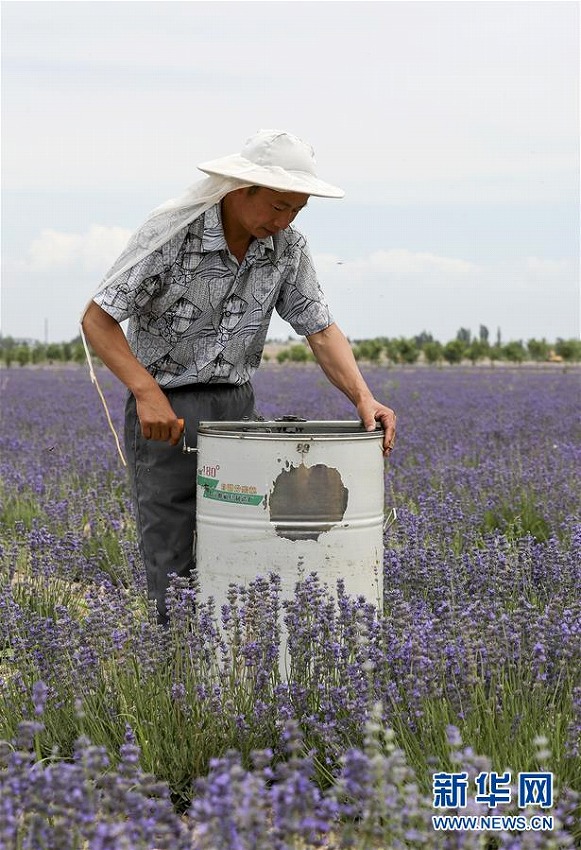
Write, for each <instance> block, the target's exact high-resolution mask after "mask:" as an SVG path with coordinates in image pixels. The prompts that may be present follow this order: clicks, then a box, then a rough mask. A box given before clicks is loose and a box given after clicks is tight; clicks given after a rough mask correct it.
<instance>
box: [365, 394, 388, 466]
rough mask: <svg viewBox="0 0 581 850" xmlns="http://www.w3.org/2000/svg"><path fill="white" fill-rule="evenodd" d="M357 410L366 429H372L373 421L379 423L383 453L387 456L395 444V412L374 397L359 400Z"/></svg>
mask: <svg viewBox="0 0 581 850" xmlns="http://www.w3.org/2000/svg"><path fill="white" fill-rule="evenodd" d="M357 412H358V414H359V416H360V417H361V421H362V422H363V427H364V428H365V429H366V430H367V431H374V430H375V423H376V422H380V423H381V427H382V428H383V431H384V434H383V454H384V457H387V456H388V455H389V454H390V452H391V451H392V449H393V447H394V445H395V423H396V416H395V413H394V412H393V410H392V409H391V408H390V407H386V406H385V405H384V404H381V403H380V402H378V401H376V400H375V399H374V398H372V399H370V400H366V401H362V402H360V403H359V404H358V405H357Z"/></svg>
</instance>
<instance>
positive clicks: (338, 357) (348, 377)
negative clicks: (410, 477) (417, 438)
mask: <svg viewBox="0 0 581 850" xmlns="http://www.w3.org/2000/svg"><path fill="white" fill-rule="evenodd" d="M307 342H308V343H309V345H310V346H311V349H312V352H313V354H314V355H315V357H316V359H317V362H318V364H319V366H320V367H321V368H322V370H323V372H324V373H325V375H326V376H327V378H328V379H329V380H330V381H331V383H332V384H334V385H335V386H336V387H338V388H339V389H340V390H341V392H343V393H345V395H346V396H347V398H349V399H351V401H352V402H353V404H354V405H355V407H356V408H357V412H358V414H359V416H360V418H361V421H362V422H363V425H364V427H365V428H366V429H367V430H368V431H374V430H375V423H376V422H380V423H381V426H382V428H383V430H384V437H383V454H384V455H388V454H389V453H390V452H391V450H392V449H393V446H394V440H395V413H394V412H393V410H392V409H391V408H390V407H386V406H385V405H384V404H381V402H379V401H377V400H376V399H375V398H373V395H372V394H371V391H370V389H369V387H368V386H367V384H366V383H365V380H364V378H363V375H362V374H361V372H360V371H359V367H358V366H357V363H356V361H355V358H354V356H353V351H352V350H351V346H350V344H349V342H348V340H347V339H346V337H345V335H344V334H343V332H342V331H341V330H340V329H339V328H338V327H337V325H336V324H335V323H333V324H331V325H329V327H328V328H325V329H324V330H322V331H319V332H318V333H315V334H312V336H308V337H307Z"/></svg>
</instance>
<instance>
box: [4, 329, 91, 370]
mask: <svg viewBox="0 0 581 850" xmlns="http://www.w3.org/2000/svg"><path fill="white" fill-rule="evenodd" d="M84 361H85V349H84V347H83V343H82V342H81V338H80V337H77V338H76V339H73V340H72V341H71V342H49V343H42V342H36V341H34V340H18V339H14V338H13V337H11V336H1V335H0V362H2V363H4V365H5V366H12V365H18V366H28V365H39V364H51V363H83V362H84Z"/></svg>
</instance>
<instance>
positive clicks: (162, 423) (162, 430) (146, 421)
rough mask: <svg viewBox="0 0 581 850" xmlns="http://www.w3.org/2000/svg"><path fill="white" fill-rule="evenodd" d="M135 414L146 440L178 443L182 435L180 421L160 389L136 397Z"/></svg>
mask: <svg viewBox="0 0 581 850" xmlns="http://www.w3.org/2000/svg"><path fill="white" fill-rule="evenodd" d="M136 402H137V416H138V417H139V421H140V423H141V433H142V435H143V436H144V438H145V439H146V440H160V441H162V442H169V444H170V445H171V446H175V445H177V444H178V442H179V439H180V437H181V435H182V430H183V425H182V422H181V421H180V420H179V419H178V418H177V416H176V415H175V413H174V411H173V408H172V406H171V405H170V403H169V401H168V400H167V397H166V396H165V395H164V393H163V392H161V390H159V391H158V392H151V393H148V394H147V395H146V396H145V397H141V398H137V399H136Z"/></svg>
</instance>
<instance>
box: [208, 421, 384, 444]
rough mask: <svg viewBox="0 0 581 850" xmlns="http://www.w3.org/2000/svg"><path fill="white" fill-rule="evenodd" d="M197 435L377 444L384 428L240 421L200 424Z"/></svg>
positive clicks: (336, 423) (356, 424)
mask: <svg viewBox="0 0 581 850" xmlns="http://www.w3.org/2000/svg"><path fill="white" fill-rule="evenodd" d="M198 435H200V436H212V437H226V438H228V437H244V438H246V439H261V438H264V437H268V438H269V439H272V438H274V439H276V438H280V439H286V438H288V437H294V438H296V437H297V436H302V437H305V438H310V437H327V438H341V437H355V438H357V439H371V440H375V439H378V438H379V437H382V435H383V428H382V427H381V425H380V424H379V423H376V426H375V430H374V431H367V430H366V429H365V428H364V427H363V425H362V423H361V422H360V421H359V420H343V419H334V420H321V419H313V420H299V421H297V420H278V419H275V420H251V419H249V420H237V421H217V420H216V421H214V420H208V421H202V422H200V423H199V424H198Z"/></svg>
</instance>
